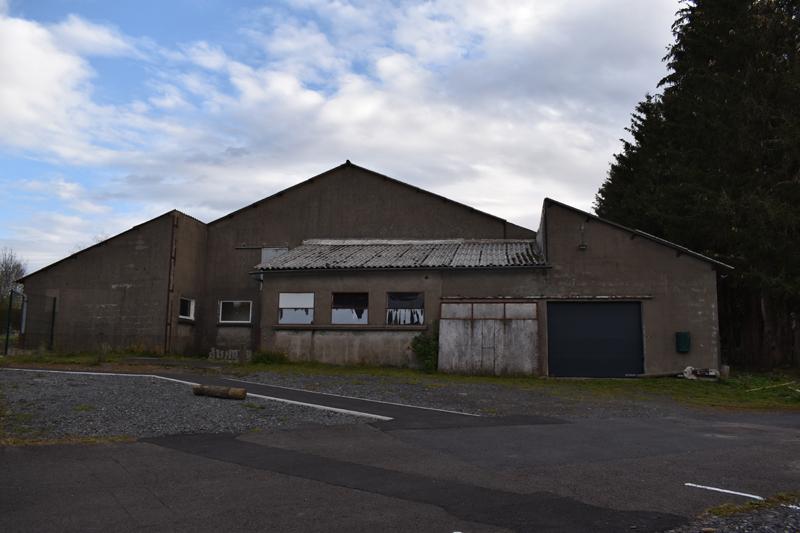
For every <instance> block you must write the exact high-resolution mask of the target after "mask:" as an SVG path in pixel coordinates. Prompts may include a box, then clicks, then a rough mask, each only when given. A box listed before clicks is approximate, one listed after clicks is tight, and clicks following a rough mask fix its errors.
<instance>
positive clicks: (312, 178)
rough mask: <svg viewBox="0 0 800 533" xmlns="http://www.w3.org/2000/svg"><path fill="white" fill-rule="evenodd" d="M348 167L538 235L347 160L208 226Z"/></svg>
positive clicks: (220, 218)
mask: <svg viewBox="0 0 800 533" xmlns="http://www.w3.org/2000/svg"><path fill="white" fill-rule="evenodd" d="M348 167H349V168H355V169H358V170H360V171H362V172H364V173H365V174H367V175H370V176H374V177H376V178H380V179H382V180H385V181H389V182H391V183H395V184H397V185H401V186H403V187H406V188H408V189H411V190H414V191H416V192H418V193H422V194H425V195H427V196H430V197H433V198H437V199H439V200H443V201H445V202H447V203H448V204H450V205H454V206H458V207H460V208H462V209H466V210H469V211H472V212H474V213H479V214H481V215H483V216H485V217H488V218H493V219H495V220H497V221H498V222H503V223H505V224H508V225H510V226H514V227H518V228H522V229H524V230H526V231H530V232H531V233H533V234H535V233H536V232H535V231H534V230H532V229H529V228H525V227H523V226H519V225H518V224H514V223H513V222H509V221H508V220H506V219H504V218H500V217H498V216H496V215H492V214H490V213H487V212H485V211H481V210H480V209H475V208H474V207H471V206H469V205H467V204H462V203H461V202H456V201H455V200H451V199H450V198H447V197H446V196H441V195H439V194H436V193H433V192H430V191H426V190H425V189H421V188H420V187H417V186H415V185H411V184H409V183H406V182H404V181H400V180H398V179H395V178H392V177H390V176H387V175H385V174H381V173H379V172H375V171H374V170H370V169H368V168H365V167H362V166H360V165H356V164H355V163H351V162H350V160H349V159H348V160H346V161H345V162H344V163H342V164H341V165H338V166H335V167H333V168H331V169H328V170H326V171H325V172H322V173H320V174H317V175H316V176H313V177H311V178H308V179H307V180H304V181H301V182H300V183H297V184H295V185H292V186H291V187H287V188H286V189H282V190H280V191H278V192H276V193H275V194H271V195H270V196H267V197H265V198H262V199H260V200H258V201H256V202H253V203H252V204H249V205H246V206H244V207H241V208H239V209H237V210H236V211H232V212H230V213H228V214H227V215H223V216H221V217H219V218H217V219H215V220H212V221H211V222H209V223H208V225H209V226H211V225H214V224H217V223H218V222H221V221H223V220H226V219H229V218H232V217H234V216H236V215H237V214H238V213H241V212H242V211H246V210H248V209H251V208H253V207H256V206H259V205H261V204H263V203H265V202H268V201H270V200H273V199H275V198H279V197H281V196H283V195H284V194H286V193H288V192H290V191H294V190H296V189H300V188H302V187H304V186H306V185H309V184H310V183H312V182H314V181H316V180H319V179H321V178H325V177H327V176H329V175H331V174H334V173H335V172H337V171H339V170H341V169H343V168H348Z"/></svg>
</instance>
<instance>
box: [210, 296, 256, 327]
mask: <svg viewBox="0 0 800 533" xmlns="http://www.w3.org/2000/svg"><path fill="white" fill-rule="evenodd" d="M245 302H247V303H248V304H250V314H249V315H248V317H247V320H222V304H224V303H234V304H236V303H245ZM217 318H219V323H220V324H250V323H252V321H253V300H220V301H219V313H218V315H217Z"/></svg>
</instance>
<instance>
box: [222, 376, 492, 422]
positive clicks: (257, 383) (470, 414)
mask: <svg viewBox="0 0 800 533" xmlns="http://www.w3.org/2000/svg"><path fill="white" fill-rule="evenodd" d="M223 379H225V380H227V381H238V382H239V383H250V384H251V385H264V386H267V387H275V388H276V389H286V390H293V391H297V392H309V393H311V394H322V395H325V396H334V397H336V398H347V399H348V400H361V401H363V402H374V403H385V404H386V405H397V406H398V407H410V408H412V409H425V410H426V411H438V412H440V413H449V414H451V415H464V416H476V417H479V418H480V417H481V416H482V415H476V414H473V413H462V412H461V411H450V410H448V409H437V408H436V407H422V406H419V405H409V404H406V403H397V402H386V401H383V400H372V399H370V398H359V397H358V396H345V395H344V394H333V393H330V392H317V391H312V390H307V389H298V388H295V387H284V386H281V385H272V384H270V383H260V382H258V381H248V380H246V379H234V378H223Z"/></svg>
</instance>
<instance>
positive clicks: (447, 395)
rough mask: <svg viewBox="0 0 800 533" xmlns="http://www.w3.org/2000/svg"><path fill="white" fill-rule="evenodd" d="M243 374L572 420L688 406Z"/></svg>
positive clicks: (348, 392) (443, 384)
mask: <svg viewBox="0 0 800 533" xmlns="http://www.w3.org/2000/svg"><path fill="white" fill-rule="evenodd" d="M243 379H246V380H250V381H256V382H258V383H265V384H269V385H278V386H282V387H294V388H300V389H306V390H311V391H316V392H325V393H331V394H341V395H344V396H355V397H358V398H368V399H373V400H382V401H387V402H398V403H404V404H409V405H419V406H423V407H434V408H438V409H449V410H453V411H460V412H466V413H473V414H482V415H490V416H491V415H497V416H503V415H542V416H557V417H561V418H567V419H570V418H572V419H580V418H621V417H636V418H643V417H665V416H679V415H681V414H682V413H685V412H686V411H687V408H686V407H684V406H681V405H679V404H677V403H675V402H673V401H671V400H668V399H664V398H653V399H652V400H647V401H644V400H636V401H634V400H631V399H629V398H626V399H620V398H614V397H608V398H602V397H599V396H597V395H591V394H584V395H580V394H579V393H577V392H576V394H578V395H576V396H566V395H559V394H557V393H556V392H554V391H553V390H551V389H541V388H531V389H524V388H521V387H518V386H508V385H503V384H499V383H481V382H463V381H454V382H447V381H443V380H441V379H437V378H434V377H430V378H429V377H427V376H424V375H422V376H419V377H413V378H411V377H409V378H403V377H393V376H372V375H368V374H361V375H349V376H341V375H315V374H304V373H290V372H274V373H273V372H261V373H258V374H253V375H250V376H247V377H245V378H243Z"/></svg>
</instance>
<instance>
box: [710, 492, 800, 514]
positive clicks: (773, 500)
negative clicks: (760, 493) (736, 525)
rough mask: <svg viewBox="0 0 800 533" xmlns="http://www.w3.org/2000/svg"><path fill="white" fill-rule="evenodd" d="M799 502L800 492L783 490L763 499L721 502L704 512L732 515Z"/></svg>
mask: <svg viewBox="0 0 800 533" xmlns="http://www.w3.org/2000/svg"><path fill="white" fill-rule="evenodd" d="M798 503H800V492H783V493H780V494H776V495H774V496H770V497H769V498H767V499H765V500H763V501H750V502H747V503H743V504H738V505H736V504H732V503H723V504H722V505H718V506H716V507H712V508H711V509H709V510H707V511H706V513H707V514H710V515H714V516H723V517H725V516H733V515H737V514H742V513H752V512H754V511H759V510H761V509H772V508H774V507H779V506H781V505H797V504H798Z"/></svg>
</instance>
